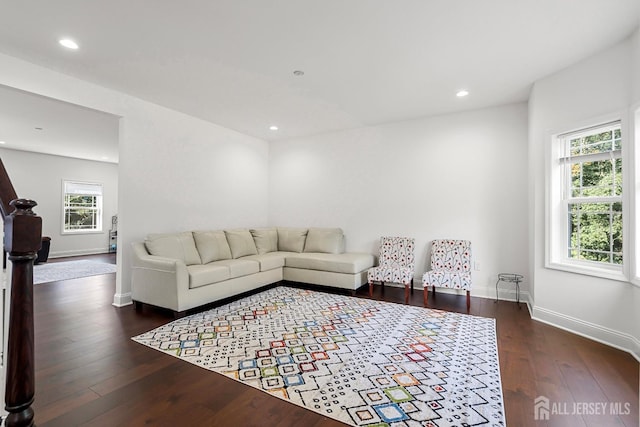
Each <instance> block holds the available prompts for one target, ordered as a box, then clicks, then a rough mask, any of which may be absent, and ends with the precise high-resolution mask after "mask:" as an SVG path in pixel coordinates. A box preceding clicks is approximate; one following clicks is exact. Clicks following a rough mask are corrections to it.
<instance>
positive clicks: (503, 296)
mask: <svg viewBox="0 0 640 427" xmlns="http://www.w3.org/2000/svg"><path fill="white" fill-rule="evenodd" d="M413 283H414V285H413V287H414V289H417V290H420V291H424V287H423V286H422V283H419V282H417V281H416V282H413ZM384 285H385V286H389V287H394V288H404V285H402V284H399V283H385V284H384ZM436 292H437V293H441V294H453V295H466V291H464V290H462V289H450V288H437V290H436ZM471 296H472V297H474V298H486V299H492V300H495V299H496V288H495V287H494V288H491V287H485V288H481V287H479V286H474V287H473V289H471ZM498 299H499V300H500V301H511V302H516V301H517V300H516V290H515V288H514V289H504V288H500V289H499V294H498ZM530 301H531V297H530V295H529V292H528V291H522V290H521V291H520V303H522V304H526V305H527V308H528V309H529V314H531V304H530Z"/></svg>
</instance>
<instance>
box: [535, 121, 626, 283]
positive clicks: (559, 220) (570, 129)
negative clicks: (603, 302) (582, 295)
mask: <svg viewBox="0 0 640 427" xmlns="http://www.w3.org/2000/svg"><path fill="white" fill-rule="evenodd" d="M613 123H619V124H620V132H621V159H622V195H621V197H620V200H619V201H620V202H621V203H622V254H623V255H622V256H623V262H622V264H608V263H604V262H598V261H589V260H579V259H575V258H570V257H569V255H568V245H567V243H568V242H567V239H568V238H569V222H570V218H569V211H568V204H569V203H570V200H571V198H568V200H567V199H565V197H564V194H565V192H566V191H567V189H568V188H567V187H568V186H567V179H568V177H567V174H568V171H567V168H566V166H565V165H564V164H563V163H564V161H563V160H562V159H563V158H566V152H565V145H564V144H563V140H564V139H565V137H567V136H574V135H577V134H579V133H583V132H587V131H589V130H591V129H593V130H595V129H597V128H600V127H604V126H607V125H610V124H613ZM546 140H547V141H548V142H547V147H546V148H547V149H546V157H547V161H546V162H545V164H546V170H545V179H546V188H545V190H546V201H547V207H546V209H545V228H546V239H545V246H546V247H545V267H546V268H551V269H556V270H563V271H568V272H571V273H578V274H585V275H589V276H595V277H602V278H606V279H611V280H618V281H629V271H630V265H632V264H635V260H633V259H632V258H631V257H632V255H633V254H632V253H631V252H630V250H629V249H630V247H631V245H630V238H631V233H630V227H629V225H630V204H631V203H630V194H629V193H630V192H631V191H630V188H633V187H632V186H630V185H629V183H630V182H631V181H630V176H631V175H630V170H631V167H630V158H629V155H628V144H629V141H630V138H629V129H628V121H627V118H626V114H625V113H623V112H619V113H615V114H610V115H607V116H604V117H598V118H594V119H590V120H586V121H584V122H581V123H576V124H573V125H572V126H566V127H564V128H563V129H562V130H561V131H558V132H549V134H548V137H547V139H546ZM614 197H616V196H614ZM614 197H612V198H614ZM577 199H579V198H577ZM582 200H584V198H583V199H582ZM593 202H596V200H595V199H594V200H593Z"/></svg>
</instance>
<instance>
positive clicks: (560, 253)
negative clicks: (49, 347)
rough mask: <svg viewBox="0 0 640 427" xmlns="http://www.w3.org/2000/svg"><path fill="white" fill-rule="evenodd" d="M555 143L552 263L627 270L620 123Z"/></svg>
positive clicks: (568, 135) (570, 135)
mask: <svg viewBox="0 0 640 427" xmlns="http://www.w3.org/2000/svg"><path fill="white" fill-rule="evenodd" d="M553 143H554V144H555V147H554V150H553V151H554V156H553V157H554V158H552V162H553V163H554V164H552V179H551V189H550V190H551V192H552V197H551V205H552V206H551V211H550V212H551V213H550V216H551V218H550V221H551V222H552V225H551V232H552V233H553V234H554V235H553V236H550V239H549V241H550V242H551V243H550V244H551V245H552V247H551V248H550V250H551V254H552V256H551V258H552V259H551V261H552V263H555V264H560V265H566V266H573V267H575V268H578V269H580V268H584V269H585V270H592V271H597V270H599V269H600V270H603V271H607V270H608V271H618V272H620V273H622V271H623V269H622V265H623V262H624V253H623V209H622V207H623V193H622V192H623V185H622V183H623V181H622V168H623V161H622V132H621V127H620V122H619V121H616V122H612V123H607V124H603V125H599V126H596V127H591V128H588V129H582V130H579V131H575V132H571V133H566V134H562V135H558V136H556V137H555V138H554V141H553Z"/></svg>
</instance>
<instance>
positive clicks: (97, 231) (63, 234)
mask: <svg viewBox="0 0 640 427" xmlns="http://www.w3.org/2000/svg"><path fill="white" fill-rule="evenodd" d="M80 234H106V232H105V231H102V230H81V231H61V232H60V235H62V236H77V235H80Z"/></svg>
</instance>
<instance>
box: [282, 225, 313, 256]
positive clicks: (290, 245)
mask: <svg viewBox="0 0 640 427" xmlns="http://www.w3.org/2000/svg"><path fill="white" fill-rule="evenodd" d="M308 231H309V230H308V229H307V228H294V227H278V250H279V251H286V252H298V253H300V252H302V251H303V250H304V242H305V240H306V239H307V232H308Z"/></svg>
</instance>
